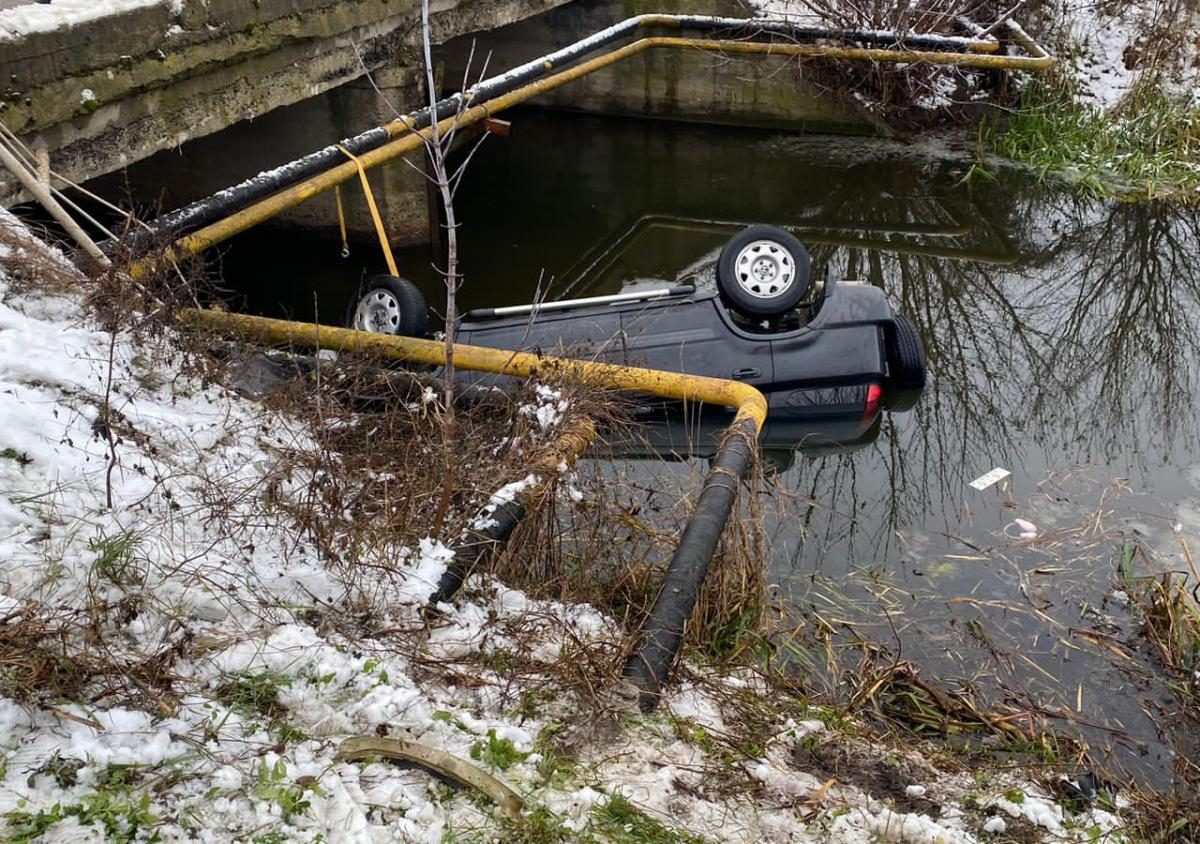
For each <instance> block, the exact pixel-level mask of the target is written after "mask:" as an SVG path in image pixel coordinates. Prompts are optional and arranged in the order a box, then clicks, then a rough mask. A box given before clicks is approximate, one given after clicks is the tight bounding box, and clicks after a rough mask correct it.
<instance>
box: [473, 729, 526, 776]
mask: <svg viewBox="0 0 1200 844" xmlns="http://www.w3.org/2000/svg"><path fill="white" fill-rule="evenodd" d="M471 758H472V759H474V760H475V761H477V762H484V763H486V764H488V765H491V766H492V767H493V768H499V769H500V770H501V771H507V770H508V769H509V768H511V767H512V766H513V765H515V764H517V763H518V762H524V761H525V760H526V759H528V758H529V754H528V753H522V752H521V751H519V750H517V747H516V745H514V744H513V743H512V741H510V740H509V739H506V738H496V731H495V730H488V731H487V739H486V740H484V741H477V742H475V743H474V744H473V745H471Z"/></svg>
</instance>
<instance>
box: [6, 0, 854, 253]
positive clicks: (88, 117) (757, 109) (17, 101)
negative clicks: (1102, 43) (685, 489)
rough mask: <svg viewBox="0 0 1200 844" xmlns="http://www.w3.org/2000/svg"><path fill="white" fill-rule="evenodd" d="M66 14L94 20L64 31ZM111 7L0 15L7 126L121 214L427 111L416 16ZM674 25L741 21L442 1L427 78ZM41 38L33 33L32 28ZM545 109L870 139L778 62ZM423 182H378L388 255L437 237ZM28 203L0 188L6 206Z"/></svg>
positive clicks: (353, 9) (666, 62) (736, 62)
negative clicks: (613, 27) (615, 33)
mask: <svg viewBox="0 0 1200 844" xmlns="http://www.w3.org/2000/svg"><path fill="white" fill-rule="evenodd" d="M13 2H15V0H0V3H8V4H11V3H13ZM56 3H60V4H63V5H59V6H56V5H55V4H56ZM697 6H700V7H703V8H696V7H697ZM56 8H57V9H60V10H63V11H60V12H59V13H58V14H59V16H60V17H59V20H58V24H59V25H54V21H55V17H54V15H52V14H51V13H52V12H53V11H54V10H55V9H56ZM72 8H84V9H87V8H91V9H92V10H93V11H92V12H91V13H90V14H89V13H87V12H83V13H82V16H81V17H79V18H78V19H76V20H68V21H67V23H69V24H70V25H64V24H63V21H62V19H61V18H63V17H66V18H69V17H70V16H69V14H68V13H69V10H70V9H72ZM102 8H105V7H104V6H103V5H101V4H99V3H98V1H97V0H93V4H92V5H89V3H87V2H81V0H51V3H50V4H49V5H17V6H16V8H15V9H12V10H10V11H3V10H0V86H6V87H4V88H3V89H0V121H3V123H4V124H5V125H6V126H7V128H8V129H9V130H11V131H13V132H15V133H16V134H17V135H18V136H20V137H22V138H23V139H24V140H25V142H26V143H27V144H29V145H30V146H31V147H33V148H34V149H36V150H39V151H44V153H45V154H46V155H48V158H49V161H50V163H51V164H52V166H53V169H54V170H55V171H56V172H58V173H61V174H62V175H64V176H66V177H67V178H69V179H72V180H75V181H79V182H82V181H85V180H93V179H96V177H99V176H102V175H103V174H107V173H114V177H113V178H112V179H111V180H109V181H108V182H107V183H105V180H103V179H101V181H100V184H99V186H98V187H100V189H101V192H102V193H105V194H107V195H108V196H110V197H113V198H116V197H124V196H125V193H126V191H127V190H128V191H129V192H131V194H132V196H131V197H130V198H131V199H132V200H133V201H135V202H136V203H138V204H139V205H141V206H142V207H143V208H145V207H146V206H151V207H152V208H156V207H161V208H163V209H168V208H172V207H178V206H180V205H182V204H185V203H187V202H189V201H191V200H194V199H197V198H200V197H204V196H207V195H209V194H212V193H214V192H216V191H219V190H221V189H223V188H225V187H227V186H229V185H231V184H235V183H237V182H238V181H240V180H242V179H245V178H247V177H249V176H253V175H254V174H255V173H257V172H259V171H260V170H265V169H268V168H270V167H273V166H275V165H278V164H281V163H283V162H286V161H289V160H291V159H294V158H298V157H300V156H302V155H304V154H306V153H308V152H311V151H312V150H314V149H318V148H321V147H324V146H326V145H328V144H332V143H335V142H337V141H338V140H340V139H342V138H345V137H349V136H351V135H354V134H357V133H358V132H361V131H363V130H364V129H367V128H370V127H372V126H376V125H380V124H382V123H386V122H388V121H390V120H392V119H393V118H394V117H395V116H396V115H397V113H403V112H407V111H409V110H410V109H412V108H415V107H417V106H419V105H421V104H422V103H423V102H426V101H427V100H426V96H427V94H426V93H425V85H424V70H423V66H422V62H421V49H420V44H421V42H420V0H120V2H119V3H113V4H111V5H110V6H109V7H108V8H110V9H112V8H119V9H122V11H119V12H113V13H111V14H97V13H96V11H95V10H97V9H102ZM685 8H686V11H688V12H701V13H710V14H711V13H715V14H725V15H733V16H737V17H744V16H747V11H746V9H745V8H743V7H742V5H741V3H740V2H739V0H704V2H701V3H699V4H697V3H694V2H689V0H577V2H574V3H569V2H568V0H434V2H433V5H432V8H431V13H432V19H433V37H434V41H435V43H436V44H438V45H440V48H439V49H438V50H437V51H436V53H435V64H436V65H437V66H438V68H439V69H440V70H441V71H443V73H442V76H443V77H444V83H443V87H444V88H447V89H450V90H456V89H457V88H458V87H459V85H460V84H461V83H462V81H463V77H464V70H465V65H466V59H467V57H468V56H470V55H473V56H474V64H475V66H474V67H473V68H472V81H474V77H476V76H478V74H479V70H480V68H481V66H482V64H483V59H482V58H481V57H483V56H487V57H488V60H487V73H488V74H489V75H491V74H495V73H499V72H501V71H503V70H505V69H506V68H509V67H512V66H514V65H516V64H519V63H521V62H524V61H527V60H529V59H532V58H534V57H537V56H539V55H542V54H544V53H547V52H549V51H551V50H553V49H555V48H557V47H560V46H563V45H564V44H567V43H570V42H573V41H575V40H576V39H579V38H581V37H583V36H586V35H588V34H589V33H591V32H594V31H596V30H598V29H601V28H603V27H605V26H608V25H610V24H612V23H614V22H616V21H619V20H622V19H624V18H626V17H628V16H629V15H631V14H635V13H640V12H647V11H656V12H657V11H661V12H679V11H684V10H685ZM39 16H41V17H40V18H39ZM39 19H40V20H42V21H43V25H41V26H36V25H34V26H30V25H29V22H30V21H34V22H35V23H36V22H37V21H38V20H39ZM20 24H24V26H20ZM14 30H17V31H15V32H14ZM764 59H769V60H764ZM789 65H790V66H789ZM368 73H369V76H368ZM539 102H540V103H541V104H543V105H550V106H554V107H560V108H577V109H581V110H586V111H592V112H600V113H620V114H632V115H639V116H647V117H660V118H662V117H666V118H671V119H685V120H687V119H693V120H703V121H706V122H735V123H739V124H748V125H765V126H774V127H786V128H812V127H814V126H818V127H820V128H840V129H843V130H844V129H850V130H852V131H859V132H861V131H872V130H873V126H872V124H871V123H870V121H869V120H868V119H867V118H866V117H865V116H864V114H863V113H862V112H861V111H859V109H858V107H857V106H855V105H854V104H853V103H852V102H851V101H849V100H848V99H841V100H831V99H829V98H827V97H825V96H823V95H821V94H819V93H818V92H817V91H816V89H814V87H813V86H812V85H811V84H810V83H808V82H806V81H805V80H804V79H802V78H801V76H800V74H799V73H798V71H797V68H796V66H795V63H794V61H792V60H791V59H787V58H784V57H748V58H743V59H736V58H733V57H718V56H710V55H705V54H700V53H696V52H695V51H693V52H692V53H688V52H686V51H676V52H675V53H671V54H656V55H647V56H646V57H644V58H643V57H639V58H638V59H636V60H633V61H631V62H628V63H625V64H623V65H621V66H619V67H614V68H611V69H609V70H606V71H603V72H600V73H597V74H594V75H593V76H590V77H588V78H587V79H585V80H582V81H580V82H576V83H573V84H572V86H570V89H569V90H568V89H563V90H561V91H558V92H555V94H553V95H550V96H548V97H540V98H539ZM135 164H136V167H134V166H132V165H135ZM126 167H129V169H128V170H126V169H125V168H126ZM424 167H425V161H424V155H423V153H417V154H414V155H410V156H409V158H408V160H407V161H406V162H405V161H399V162H396V163H394V164H392V165H390V166H387V167H384V168H381V169H380V170H379V171H375V172H372V174H371V182H372V186H373V192H374V195H375V198H376V200H377V201H378V203H379V206H380V208H381V210H382V213H383V217H384V221H385V224H386V227H387V230H388V233H389V236H390V237H391V238H392V240H393V241H394V242H396V243H411V242H418V241H422V240H426V239H427V238H429V237H430V236H431V233H432V232H435V231H436V226H432V227H431V220H436V217H437V211H436V209H437V203H436V200H434V199H432V198H431V196H430V194H429V185H428V180H427V179H426V178H425V177H424V175H423V168H424ZM115 171H120V172H119V173H116V172H115ZM343 193H344V194H345V196H344V200H343V207H344V211H345V217H346V222H347V224H348V228H349V230H350V231H351V233H352V234H356V235H370V234H371V233H372V232H373V225H372V222H371V218H370V216H369V213H368V209H367V206H366V202H365V201H364V199H363V197H362V192H361V191H359V190H357V189H355V190H349V191H344V192H343ZM26 199H28V197H26V196H24V195H23V194H22V193H21V191H20V189H19V187H18V186H16V185H15V184H13V180H11V178H9V177H8V176H7V174H6V173H5V172H4V171H3V170H2V169H0V202H2V203H4V204H5V205H11V204H14V203H16V202H20V201H24V200H26ZM151 216H153V212H151ZM283 219H285V221H286V223H288V224H289V225H297V224H299V225H305V226H309V227H314V228H321V229H332V228H335V227H336V226H337V225H338V216H337V206H336V204H335V202H334V198H333V195H332V193H331V194H329V195H326V196H322V197H318V198H317V199H315V200H313V201H311V202H308V203H306V204H304V205H302V206H300V207H298V208H296V209H294V210H292V211H289V212H288V213H287V214H286V215H285V217H284V218H283Z"/></svg>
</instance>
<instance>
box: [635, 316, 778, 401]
mask: <svg viewBox="0 0 1200 844" xmlns="http://www.w3.org/2000/svg"><path fill="white" fill-rule="evenodd" d="M720 307H722V305H721V304H720V303H719V302H718V300H717V299H716V298H715V297H712V298H703V299H700V300H698V301H686V302H672V303H666V302H663V303H654V302H650V303H647V304H645V305H644V306H642V307H639V308H628V309H625V310H624V311H623V312H622V314H621V329H622V333H623V335H624V342H625V354H626V358H627V360H628V362H629V365H630V366H642V367H646V368H647V369H662V370H667V371H669V372H684V373H687V374H689V375H707V376H710V377H713V378H731V379H734V380H737V381H744V382H746V383H748V384H752V385H754V386H756V387H766V386H769V385H770V383H771V381H772V379H773V378H774V372H773V369H772V364H771V344H770V343H769V342H768V340H767V339H766V338H765V337H764V338H761V339H760V338H758V337H753V336H748V335H744V334H742V333H740V332H737V331H735V330H733V328H732V326H731V325H730V324H729V323H728V322H727V321H726V319H724V318H723V316H722V314H721V313H720V312H719V311H718V310H717V309H718V308H720Z"/></svg>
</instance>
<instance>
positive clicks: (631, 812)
mask: <svg viewBox="0 0 1200 844" xmlns="http://www.w3.org/2000/svg"><path fill="white" fill-rule="evenodd" d="M589 830H590V831H593V832H594V833H596V834H597V835H598V836H599V840H601V841H611V842H618V843H619V844H706V842H707V839H705V838H702V837H701V836H699V835H695V834H694V833H691V832H688V831H687V830H682V829H675V828H672V827H669V826H667V825H665V824H663V823H662V822H660V821H658V820H655V819H654V818H652V817H650V816H649V815H647V814H646V813H645V812H643V811H641V810H640V809H638V808H637V807H635V806H634V805H633V804H632V803H630V802H629V801H628V800H626V799H625V798H624V797H621V796H620V795H613V796H612V797H610V798H609V799H608V802H607V803H605V804H604V805H603V806H600V807H597V808H596V809H593V810H592V823H591V826H590V827H589Z"/></svg>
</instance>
